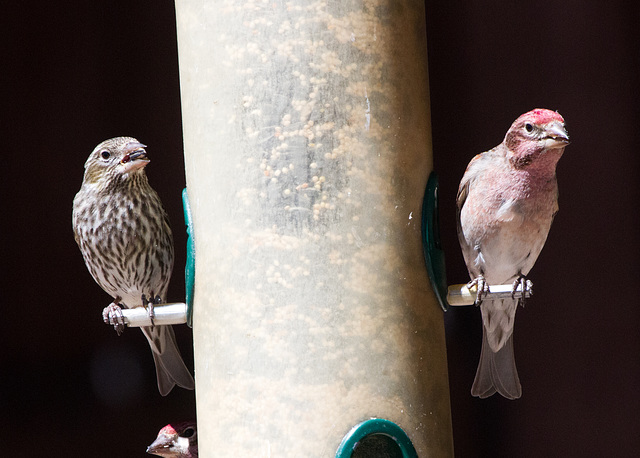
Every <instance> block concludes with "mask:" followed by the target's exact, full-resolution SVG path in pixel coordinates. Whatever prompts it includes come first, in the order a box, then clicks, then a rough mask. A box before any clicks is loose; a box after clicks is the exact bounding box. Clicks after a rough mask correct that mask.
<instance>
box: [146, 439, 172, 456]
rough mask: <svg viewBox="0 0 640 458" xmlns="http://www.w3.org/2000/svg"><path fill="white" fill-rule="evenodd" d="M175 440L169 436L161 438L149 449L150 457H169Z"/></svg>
mask: <svg viewBox="0 0 640 458" xmlns="http://www.w3.org/2000/svg"><path fill="white" fill-rule="evenodd" d="M172 443H173V439H172V438H171V437H168V436H159V437H158V438H156V440H155V441H153V443H152V444H151V445H150V446H148V447H147V453H148V454H149V455H157V456H165V455H169V453H170V452H171V451H170V449H169V448H170V447H171V444H172Z"/></svg>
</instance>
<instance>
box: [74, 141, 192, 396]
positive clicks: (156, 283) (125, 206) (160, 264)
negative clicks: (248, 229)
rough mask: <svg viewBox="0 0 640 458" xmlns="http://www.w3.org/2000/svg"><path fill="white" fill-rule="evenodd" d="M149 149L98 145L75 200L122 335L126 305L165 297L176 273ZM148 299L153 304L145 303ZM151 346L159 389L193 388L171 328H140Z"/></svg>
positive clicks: (79, 233)
mask: <svg viewBox="0 0 640 458" xmlns="http://www.w3.org/2000/svg"><path fill="white" fill-rule="evenodd" d="M144 148H145V145H143V144H141V143H140V142H138V140H136V139H135V138H131V137H118V138H112V139H110V140H106V141H104V142H102V143H100V144H99V145H98V146H96V148H95V149H94V150H93V152H92V153H91V154H90V155H89V159H87V162H86V163H85V166H84V168H85V171H84V179H83V181H82V187H81V188H80V191H79V192H78V194H76V197H75V199H74V200H73V231H74V234H75V239H76V242H77V243H78V246H79V247H80V251H81V252H82V256H83V257H84V262H85V264H86V265H87V268H88V269H89V272H90V273H91V276H92V277H93V279H94V280H95V281H96V282H97V283H98V285H100V286H101V287H102V289H103V290H105V291H106V292H107V293H108V294H110V295H111V297H113V299H114V301H113V303H111V304H110V305H109V306H108V307H107V308H106V309H105V311H104V312H103V317H104V319H105V321H106V322H110V321H111V323H112V324H114V325H115V327H116V330H117V331H118V334H119V333H120V332H121V331H122V329H123V327H124V322H123V318H122V312H121V310H120V308H119V307H120V306H122V307H125V308H133V307H141V306H148V307H149V313H150V315H151V316H153V311H152V310H153V303H159V302H161V301H162V300H163V299H166V294H167V288H168V286H169V279H170V278H171V270H172V269H173V236H172V234H171V228H170V226H169V220H168V218H167V214H166V212H165V210H164V208H163V207H162V203H161V202H160V198H159V197H158V194H156V192H155V191H154V190H153V189H152V188H151V186H149V182H148V181H147V176H146V174H145V172H144V167H145V166H146V165H147V164H148V163H149V159H148V158H147V153H146V151H145V149H144ZM147 298H149V299H147ZM141 329H142V332H143V333H144V335H145V337H146V338H147V340H148V341H149V345H151V350H152V352H153V359H154V361H155V364H156V374H157V377H158V388H159V390H160V394H162V395H163V396H165V395H166V394H168V393H169V391H171V389H172V388H173V387H174V385H176V384H177V385H180V386H182V387H184V388H187V389H193V386H194V383H193V377H192V376H191V374H190V373H189V370H188V369H187V367H186V366H185V365H184V362H183V361H182V357H181V356H180V352H179V350H178V347H177V345H176V340H175V336H174V334H173V329H172V328H171V326H150V327H143V328H141Z"/></svg>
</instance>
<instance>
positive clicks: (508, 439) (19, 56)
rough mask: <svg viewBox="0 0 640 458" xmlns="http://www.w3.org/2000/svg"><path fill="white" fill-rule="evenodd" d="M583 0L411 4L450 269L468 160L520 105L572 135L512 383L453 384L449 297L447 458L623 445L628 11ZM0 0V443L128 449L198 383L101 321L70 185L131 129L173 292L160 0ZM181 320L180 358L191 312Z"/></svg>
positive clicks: (632, 337) (168, 52)
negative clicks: (159, 377) (144, 148)
mask: <svg viewBox="0 0 640 458" xmlns="http://www.w3.org/2000/svg"><path fill="white" fill-rule="evenodd" d="M489 3H491V5H489ZM591 3H596V2H591ZM597 3H601V5H593V4H592V5H589V6H587V5H586V4H585V2H577V1H569V2H556V1H551V0H545V1H538V2H506V1H505V2H460V1H436V0H427V2H426V8H427V32H428V40H429V65H430V77H431V81H430V88H431V104H432V117H433V146H434V151H435V153H434V154H435V168H436V170H437V172H438V173H439V175H440V182H441V207H442V208H441V226H442V227H441V230H442V233H443V237H444V241H443V243H444V246H445V250H446V253H447V267H448V271H447V273H448V276H449V282H450V283H462V282H465V281H466V280H467V274H466V270H465V267H464V264H463V261H462V256H461V254H460V251H459V248H458V246H457V241H456V236H455V221H454V200H455V192H456V188H457V184H458V181H459V180H460V177H461V176H462V174H463V172H464V169H465V166H466V164H467V162H468V161H469V159H470V158H471V157H472V156H473V155H475V154H477V153H479V152H481V151H483V150H486V149H488V148H491V147H493V146H495V145H496V144H498V143H499V142H500V141H501V140H502V137H503V136H504V133H505V132H506V130H507V128H508V127H509V125H510V124H511V122H512V121H513V120H514V119H515V118H516V117H517V116H518V115H520V114H521V113H523V112H525V111H528V110H530V109H532V108H535V107H546V108H551V109H557V110H558V111H560V113H561V114H562V115H563V116H564V117H565V119H566V120H567V125H568V128H569V132H570V134H571V139H572V144H571V145H570V146H569V147H568V148H567V150H566V152H565V156H564V157H563V159H562V160H561V162H560V165H559V167H558V178H559V183H560V193H561V195H560V199H561V201H560V206H561V210H560V213H559V214H558V216H557V218H556V221H555V223H554V225H553V228H552V230H551V234H550V236H549V239H548V241H547V245H546V247H545V249H544V250H543V252H542V254H541V256H540V258H539V259H538V262H537V265H536V267H535V268H534V269H533V271H532V272H531V278H532V279H533V281H534V283H535V291H536V294H535V297H534V298H533V299H532V300H531V301H530V302H529V304H528V305H527V307H526V308H525V309H520V310H519V311H518V318H517V324H516V332H515V346H516V359H517V364H518V369H519V371H520V376H521V379H522V384H523V391H524V393H523V397H522V398H521V399H520V400H518V401H506V400H504V399H502V398H500V397H497V396H494V397H493V398H491V399H488V400H478V399H475V398H472V397H471V396H470V394H469V390H470V386H471V382H472V380H473V376H474V373H475V367H476V364H477V359H478V353H479V348H480V338H481V334H480V332H481V328H480V316H479V312H478V311H477V310H476V309H475V308H473V307H469V308H460V309H455V310H452V311H450V312H448V313H447V314H446V316H445V320H446V327H447V344H448V357H449V375H450V381H451V406H452V415H453V428H454V439H455V447H456V455H457V456H459V457H475V456H478V457H484V456H486V457H501V456H510V457H515V456H518V457H539V456H616V457H623V456H636V455H637V453H638V450H640V394H639V392H638V389H639V387H640V331H639V328H640V301H638V296H637V294H634V291H636V290H637V284H638V279H639V278H640V262H639V261H638V255H639V241H640V231H639V230H638V223H639V222H640V221H639V219H640V217H639V212H638V204H637V202H638V197H639V186H638V178H637V177H638V172H639V170H638V169H639V165H640V164H639V162H640V161H639V159H638V153H639V152H640V149H639V146H640V145H638V132H639V131H640V112H639V107H640V105H639V103H640V100H639V97H638V95H637V94H638V83H639V82H640V81H639V78H638V75H639V72H638V64H639V63H640V62H639V59H638V38H639V37H638V33H637V29H638V27H639V25H640V15H639V14H638V6H637V4H636V2H634V1H626V2H625V1H622V0H614V1H609V2H597ZM11 4H12V6H11V7H8V6H6V5H5V6H4V7H3V10H4V11H3V20H2V21H3V24H2V27H1V29H2V32H1V33H2V38H3V40H2V43H3V45H4V46H3V48H4V52H3V53H2V59H3V62H2V71H1V72H0V74H1V76H0V78H2V80H1V81H2V82H3V84H2V88H1V93H2V95H3V101H2V107H3V119H2V135H3V148H2V150H1V154H2V158H3V161H2V183H1V185H0V186H1V188H2V205H3V214H4V218H3V221H2V226H1V227H2V253H1V258H2V264H1V265H2V275H1V276H0V278H1V279H2V280H1V281H2V283H1V287H0V302H1V309H0V310H2V320H3V325H2V333H0V345H2V347H1V348H2V354H1V356H0V383H1V386H0V415H1V417H0V431H1V432H0V438H1V439H2V440H1V441H0V454H1V455H5V454H6V453H5V452H7V450H8V448H9V447H11V448H13V447H18V448H19V450H17V451H16V452H17V454H16V456H27V457H36V456H63V455H66V456H91V457H112V456H122V457H136V456H139V457H142V456H145V455H144V449H145V446H146V445H148V444H149V443H150V442H151V441H152V440H153V438H154V437H155V434H156V432H157V430H158V429H159V428H160V427H161V426H163V425H164V424H166V423H168V422H169V421H174V420H179V419H184V418H189V417H192V416H193V415H194V410H195V409H194V397H193V393H192V392H187V391H184V390H179V389H177V390H174V392H173V393H171V395H170V396H168V397H167V398H162V397H160V395H159V394H158V392H157V389H156V386H155V379H154V371H153V363H152V359H151V355H150V351H149V349H148V346H147V344H146V342H145V339H144V337H143V336H142V334H141V333H140V332H139V331H137V330H128V331H127V332H125V334H124V336H122V337H120V338H116V336H115V334H114V333H113V331H112V330H111V329H110V328H109V327H107V326H105V325H104V324H102V322H101V320H100V310H101V309H102V307H104V306H105V305H106V304H107V303H108V297H107V296H106V295H105V294H104V293H102V291H101V290H100V289H99V288H98V287H97V286H96V285H95V284H94V282H93V280H92V279H91V277H90V276H89V274H88V272H87V271H86V268H85V266H84V264H83V262H82V259H81V256H80V253H79V251H78V249H77V247H76V246H75V242H74V241H73V235H72V231H71V202H72V199H73V196H74V194H75V193H76V191H77V190H78V188H79V186H80V181H81V177H82V165H83V163H84V160H85V159H86V156H87V155H88V153H89V152H90V151H91V150H92V148H93V147H94V146H95V145H96V144H97V143H98V142H99V141H101V140H103V139H105V138H108V137H112V136H118V135H132V136H135V137H137V138H138V139H140V140H141V141H142V142H144V143H146V144H148V145H149V151H150V153H151V155H152V159H153V162H152V164H151V166H150V167H149V169H148V174H149V176H150V180H151V183H152V185H153V186H154V187H155V188H156V189H157V190H158V192H159V194H160V195H161V197H162V199H163V200H164V202H165V204H166V206H167V208H168V211H169V213H170V217H171V219H172V221H173V226H174V232H175V238H176V246H177V253H178V258H177V261H176V270H175V275H174V279H173V283H172V286H171V288H170V293H169V294H170V297H169V299H170V300H180V299H181V298H183V297H184V282H183V278H182V269H183V266H184V245H185V236H184V233H183V230H182V210H181V201H180V192H181V190H182V188H183V186H184V174H183V172H182V170H183V163H182V160H183V159H182V149H181V148H182V140H181V121H180V102H179V83H178V67H177V52H176V40H175V19H174V10H173V2H171V1H168V0H163V1H139V2H107V1H93V2H79V1H75V2H73V1H72V2H65V3H64V5H65V6H64V7H63V6H62V3H58V2H56V3H55V4H48V3H45V2H36V3H30V2H22V3H20V2H12V3H11ZM178 334H179V339H180V346H181V350H182V352H183V354H184V356H185V359H186V360H187V361H189V364H191V363H190V361H191V360H192V350H191V337H190V330H189V329H188V328H186V327H185V326H183V327H181V328H180V329H179V330H178ZM113 367H117V368H118V369H117V370H113ZM300 440H304V438H300Z"/></svg>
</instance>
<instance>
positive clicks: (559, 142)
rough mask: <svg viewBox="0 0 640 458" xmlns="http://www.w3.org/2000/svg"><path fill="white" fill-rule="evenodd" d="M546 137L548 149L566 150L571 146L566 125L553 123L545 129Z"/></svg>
mask: <svg viewBox="0 0 640 458" xmlns="http://www.w3.org/2000/svg"><path fill="white" fill-rule="evenodd" d="M545 133H546V136H545V137H544V140H545V143H546V147H547V148H564V147H565V146H567V145H568V144H569V134H568V133H567V129H565V127H564V124H562V123H559V122H553V123H551V124H549V125H548V126H547V128H546V129H545Z"/></svg>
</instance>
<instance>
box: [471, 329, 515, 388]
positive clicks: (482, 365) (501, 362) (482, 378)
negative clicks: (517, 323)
mask: <svg viewBox="0 0 640 458" xmlns="http://www.w3.org/2000/svg"><path fill="white" fill-rule="evenodd" d="M496 391H497V392H498V393H500V394H501V395H502V396H504V397H505V398H507V399H518V398H519V397H520V396H522V386H521V385H520V379H519V378H518V371H517V370H516V360H515V358H514V355H513V334H511V335H510V336H509V338H508V339H507V341H506V342H505V343H504V345H503V347H502V348H501V349H500V350H498V351H497V352H494V351H493V350H492V349H491V347H490V345H489V341H488V340H487V330H486V329H485V327H484V326H483V327H482V351H481V353H480V362H479V363H478V370H477V371H476V378H475V380H474V381H473V386H472V387H471V394H472V395H473V396H478V397H479V398H487V397H489V396H491V395H492V394H495V393H496Z"/></svg>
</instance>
